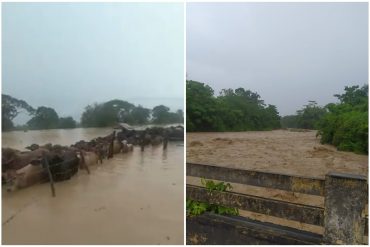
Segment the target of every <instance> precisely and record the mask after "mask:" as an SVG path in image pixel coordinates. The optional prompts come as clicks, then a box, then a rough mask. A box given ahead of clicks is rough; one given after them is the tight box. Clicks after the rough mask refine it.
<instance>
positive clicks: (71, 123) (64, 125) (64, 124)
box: [59, 117, 77, 129]
mask: <svg viewBox="0 0 370 247" xmlns="http://www.w3.org/2000/svg"><path fill="white" fill-rule="evenodd" d="M76 125H77V123H76V121H75V120H74V119H73V118H72V117H61V118H59V128H61V129H73V128H76Z"/></svg>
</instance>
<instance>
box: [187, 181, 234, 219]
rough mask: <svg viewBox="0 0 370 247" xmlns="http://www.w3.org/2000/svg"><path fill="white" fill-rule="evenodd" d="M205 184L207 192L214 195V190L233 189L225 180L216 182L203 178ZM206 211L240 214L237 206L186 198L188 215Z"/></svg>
mask: <svg viewBox="0 0 370 247" xmlns="http://www.w3.org/2000/svg"><path fill="white" fill-rule="evenodd" d="M201 182H202V184H203V186H204V187H205V188H206V189H207V193H209V194H210V195H212V193H213V192H214V191H219V192H224V191H227V190H232V186H231V184H229V183H227V184H225V183H224V182H218V183H215V182H214V181H212V180H205V179H204V178H202V179H201ZM205 212H212V213H215V214H223V215H239V210H238V209H237V208H230V207H224V206H221V205H216V204H209V203H207V202H198V201H194V200H191V199H186V215H187V216H197V215H200V214H203V213H205Z"/></svg>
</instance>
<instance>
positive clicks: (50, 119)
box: [2, 94, 184, 131]
mask: <svg viewBox="0 0 370 247" xmlns="http://www.w3.org/2000/svg"><path fill="white" fill-rule="evenodd" d="M22 109H23V110H26V111H27V113H28V114H29V115H31V119H30V120H29V121H28V122H27V123H26V124H25V125H22V126H14V124H13V119H14V118H15V117H16V116H18V114H19V113H20V112H21V111H20V110H22ZM183 121H184V116H183V112H182V110H178V111H177V112H170V109H169V108H168V107H167V106H164V105H159V106H156V107H154V108H153V110H151V109H147V108H144V107H143V106H141V105H138V106H135V105H133V104H131V103H129V102H127V101H123V100H118V99H115V100H110V101H108V102H104V103H101V104H97V103H95V104H93V105H88V106H87V107H85V111H84V112H83V114H82V116H81V126H82V127H110V126H114V125H116V124H117V123H119V122H125V123H128V124H132V125H141V124H149V123H154V124H169V123H183ZM77 126H78V124H77V122H76V121H75V120H74V119H73V118H72V117H69V116H67V117H59V116H58V113H57V112H56V111H55V110H54V109H53V108H50V107H46V106H40V107H38V108H37V109H36V110H35V109H34V108H33V107H32V106H30V105H28V104H27V103H26V102H25V101H23V100H19V99H16V98H13V97H11V96H9V95H5V94H3V95H2V131H9V130H28V129H32V130H39V129H56V128H61V129H69V128H76V127H77Z"/></svg>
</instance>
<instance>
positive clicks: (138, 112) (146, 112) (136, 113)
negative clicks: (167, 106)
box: [126, 105, 150, 124]
mask: <svg viewBox="0 0 370 247" xmlns="http://www.w3.org/2000/svg"><path fill="white" fill-rule="evenodd" d="M149 117H150V109H147V108H144V107H142V106H141V105H139V106H138V107H135V108H134V109H132V110H131V112H130V113H129V114H127V117H126V119H127V121H126V122H127V123H129V124H147V123H148V122H149Z"/></svg>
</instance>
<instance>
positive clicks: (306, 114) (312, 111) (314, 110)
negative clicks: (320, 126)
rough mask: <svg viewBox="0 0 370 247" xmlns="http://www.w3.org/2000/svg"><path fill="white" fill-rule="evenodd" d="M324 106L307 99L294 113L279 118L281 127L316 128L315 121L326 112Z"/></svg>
mask: <svg viewBox="0 0 370 247" xmlns="http://www.w3.org/2000/svg"><path fill="white" fill-rule="evenodd" d="M326 112H327V111H326V109H325V107H321V106H318V105H317V103H316V101H308V105H305V106H304V107H303V108H302V109H301V110H298V111H297V114H296V115H288V116H284V117H282V118H281V121H280V122H281V127H283V128H300V129H317V123H318V122H319V121H320V119H322V117H323V116H324V115H325V114H326Z"/></svg>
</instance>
